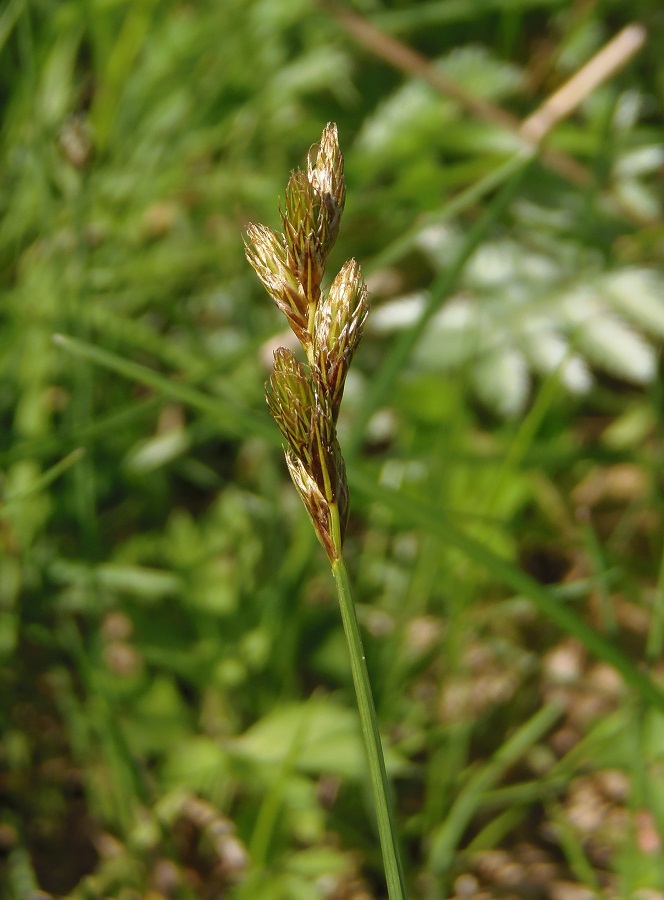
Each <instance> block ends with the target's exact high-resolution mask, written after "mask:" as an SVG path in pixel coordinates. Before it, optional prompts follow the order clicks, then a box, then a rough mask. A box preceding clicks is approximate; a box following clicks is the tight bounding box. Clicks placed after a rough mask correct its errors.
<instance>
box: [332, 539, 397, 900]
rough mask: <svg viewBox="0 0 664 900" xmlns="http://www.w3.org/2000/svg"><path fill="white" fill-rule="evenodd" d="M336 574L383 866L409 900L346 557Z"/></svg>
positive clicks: (390, 888)
mask: <svg viewBox="0 0 664 900" xmlns="http://www.w3.org/2000/svg"><path fill="white" fill-rule="evenodd" d="M331 564H332V574H333V575H334V580H335V582H336V585H337V593H338V595H339V606H340V608H341V619H342V621H343V625H344V631H345V633H346V640H347V642H348V650H349V652H350V665H351V670H352V673H353V683H354V685H355V694H356V696H357V705H358V709H359V712H360V722H361V724H362V734H363V736H364V743H365V747H366V751H367V757H368V761H369V773H370V775H371V786H372V788H373V794H374V802H375V804H376V817H377V820H378V834H379V836H380V846H381V849H382V851H383V864H384V866H385V879H386V881H387V892H388V895H389V898H390V900H405V898H406V888H405V886H404V878H403V870H402V868H401V860H400V857H399V847H398V845H397V835H396V827H395V822H394V814H393V812H392V801H391V797H390V786H389V783H388V780H387V772H386V770H385V759H384V757H383V748H382V746H381V742H380V734H379V732H378V722H377V719H376V708H375V706H374V701H373V695H372V693H371V683H370V681H369V673H368V672H367V665H366V662H365V659H364V650H363V648H362V638H361V636H360V628H359V625H358V622H357V614H356V612H355V604H354V603H353V598H352V595H351V590H350V583H349V581H348V572H347V571H346V565H345V563H344V561H343V557H342V556H339V557H338V559H335V560H333V561H332V563H331Z"/></svg>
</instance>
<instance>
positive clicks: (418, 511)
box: [349, 470, 664, 710]
mask: <svg viewBox="0 0 664 900" xmlns="http://www.w3.org/2000/svg"><path fill="white" fill-rule="evenodd" d="M349 482H350V485H351V488H353V489H355V490H357V491H360V492H361V493H362V494H364V495H365V496H366V497H369V498H370V499H372V500H375V501H377V502H379V503H382V504H384V505H385V506H386V507H387V508H388V509H390V510H392V511H393V512H394V513H396V515H397V516H398V517H399V521H400V522H402V523H406V522H409V523H412V524H414V525H418V526H419V527H421V528H424V529H426V530H427V531H428V532H430V533H431V534H434V535H437V536H438V538H439V539H440V540H441V541H442V542H443V543H445V544H448V545H449V546H451V547H456V548H457V549H458V550H461V551H462V552H463V553H465V554H466V555H467V556H468V557H469V558H470V559H473V560H475V562H477V563H480V564H481V565H483V566H484V567H485V568H486V569H487V570H488V571H489V572H490V573H491V574H492V575H493V577H494V578H495V579H496V580H497V581H499V582H501V583H502V584H504V585H506V586H508V587H510V588H511V589H512V590H513V591H515V592H517V593H519V594H522V595H523V596H524V597H528V598H529V599H530V600H531V601H532V602H533V603H534V605H535V606H536V607H537V609H538V610H539V611H540V612H541V613H542V614H543V615H545V616H546V617H547V618H548V619H550V620H551V621H552V622H554V623H555V624H556V625H557V626H558V627H559V628H561V629H562V630H563V631H566V632H567V633H568V634H571V635H573V636H574V637H576V638H577V639H578V640H579V641H581V642H582V643H583V644H584V645H585V646H586V647H587V649H588V650H589V651H590V652H591V653H593V654H595V656H597V657H599V658H600V659H603V660H604V661H605V662H607V663H609V664H610V665H612V666H613V667H614V668H615V669H617V671H618V672H620V674H621V675H622V677H623V678H624V680H625V682H626V683H627V684H629V685H630V686H631V687H632V688H634V689H635V690H636V691H637V692H638V693H639V695H640V696H641V698H642V699H643V701H644V702H646V703H649V704H652V705H654V706H657V707H658V708H659V709H662V710H664V691H662V690H661V688H659V687H657V685H655V684H654V682H653V681H652V680H651V679H650V678H649V677H648V676H647V675H646V674H645V673H643V672H641V671H640V670H639V669H638V668H637V667H636V666H635V665H634V663H632V662H631V660H630V659H629V658H628V657H627V656H626V655H625V654H624V653H623V652H622V651H621V650H619V649H618V647H616V646H615V645H614V644H612V643H611V641H609V640H608V639H607V638H606V637H604V635H602V634H600V633H599V632H598V631H595V630H594V629H593V628H592V627H591V626H590V625H588V624H586V622H584V621H583V620H582V619H580V618H579V617H578V616H577V615H576V613H574V612H573V611H572V610H571V609H569V607H567V606H565V605H564V604H562V603H561V602H560V601H559V600H558V599H557V598H556V597H555V595H554V594H553V593H552V592H551V591H549V590H547V589H546V588H544V587H542V586H541V585H540V584H538V583H537V582H536V581H535V580H534V579H532V578H531V577H530V576H529V575H526V573H525V572H522V571H521V569H519V568H518V567H517V566H515V565H514V564H513V563H511V562H510V561H509V560H507V559H503V558H501V557H500V556H498V555H497V554H496V553H494V552H493V551H491V550H489V549H488V548H487V547H485V546H484V545H483V544H481V543H480V542H479V541H476V540H474V539H473V538H472V537H469V536H468V535H466V534H464V533H463V532H462V531H459V530H458V529H457V528H455V527H454V526H453V525H451V524H450V523H449V522H446V521H444V519H443V518H442V517H441V512H440V510H437V509H436V508H435V507H431V506H428V505H426V504H424V503H421V502H420V501H417V500H415V499H412V498H410V497H406V496H405V495H403V494H400V493H399V492H397V491H394V490H390V489H389V488H386V487H384V486H381V487H378V486H377V485H375V484H374V482H373V481H372V480H371V479H369V478H367V477H365V476H363V475H360V474H359V473H357V472H356V471H353V470H351V472H350V473H349Z"/></svg>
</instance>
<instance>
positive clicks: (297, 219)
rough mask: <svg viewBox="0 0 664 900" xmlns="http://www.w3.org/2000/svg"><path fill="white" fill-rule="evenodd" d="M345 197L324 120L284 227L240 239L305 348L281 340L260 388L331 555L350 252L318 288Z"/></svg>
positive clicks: (340, 504)
mask: <svg viewBox="0 0 664 900" xmlns="http://www.w3.org/2000/svg"><path fill="white" fill-rule="evenodd" d="M345 199H346V186H345V183H344V173H343V156H342V154H341V150H340V149H339V140H338V136H337V128H336V125H332V124H329V125H327V126H326V128H325V130H324V131H323V134H322V137H321V140H320V143H319V144H317V145H314V146H313V147H312V148H311V150H310V151H309V155H308V157H307V168H306V171H301V170H297V171H295V172H292V173H291V176H290V179H289V182H288V186H287V188H286V196H285V200H284V204H283V207H281V206H280V214H281V221H282V224H283V232H282V233H278V232H275V231H272V230H271V229H269V228H266V227H265V226H264V225H250V226H249V227H248V229H247V238H248V240H247V242H246V243H245V249H246V254H247V259H248V260H249V262H250V263H251V265H252V266H253V267H254V269H255V270H256V273H257V275H258V277H259V278H260V280H261V281H262V282H263V284H264V286H265V288H266V289H267V291H268V293H269V294H270V296H271V297H272V298H273V300H274V302H275V303H276V304H277V306H278V307H279V309H280V310H281V311H282V312H283V313H284V315H285V316H286V318H287V319H288V323H289V325H290V327H291V329H292V330H293V333H294V334H295V335H296V337H297V339H298V340H299V342H300V344H301V345H302V348H303V350H304V353H305V356H306V364H303V363H301V362H299V360H298V359H297V357H296V356H295V355H294V354H293V353H291V351H290V350H287V349H285V348H284V347H280V348H279V349H278V350H277V351H276V352H275V355H274V370H273V372H272V375H271V377H270V380H269V382H268V383H267V385H266V395H267V402H268V406H269V408H270V412H271V413H272V416H273V417H274V419H275V421H276V423H277V425H278V426H279V429H280V430H281V433H282V435H283V437H284V439H285V441H286V444H287V448H286V462H287V463H288V468H289V470H290V473H291V477H292V479H293V482H294V484H295V486H296V488H297V490H298V492H299V494H300V496H301V497H302V500H303V501H304V504H305V506H306V508H307V510H308V512H309V516H310V517H311V520H312V522H313V525H314V528H315V529H316V533H317V534H318V537H319V539H320V541H321V543H322V544H323V547H324V548H325V550H326V552H327V555H328V557H329V559H330V560H331V561H334V560H335V559H337V558H338V557H339V555H340V553H341V546H342V544H343V538H344V533H345V530H346V523H347V521H348V485H347V482H346V469H345V465H344V460H343V457H342V455H341V450H340V449H339V442H338V440H337V419H338V416H339V407H340V405H341V398H342V397H343V392H344V384H345V381H346V375H347V373H348V367H349V365H350V362H351V360H352V358H353V354H354V353H355V350H356V349H357V345H358V343H359V341H360V338H361V336H362V330H363V328H364V323H365V321H366V318H367V313H368V311H369V306H368V299H367V288H366V285H365V283H364V281H363V279H362V274H361V272H360V267H359V266H358V265H357V263H356V262H355V260H353V259H351V260H349V261H348V262H346V263H345V264H344V265H343V267H342V269H341V271H340V272H339V274H338V275H337V276H336V278H335V279H334V281H333V282H332V285H331V287H330V289H329V291H328V292H327V293H324V292H323V291H322V290H321V284H322V281H323V275H324V272H325V266H326V264H327V260H328V257H329V255H330V251H331V250H332V247H333V246H334V242H335V240H336V238H337V234H338V232H339V223H340V221H341V214H342V212H343V208H344V202H345Z"/></svg>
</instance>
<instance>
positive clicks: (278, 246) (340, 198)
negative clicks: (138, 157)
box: [246, 124, 406, 900]
mask: <svg viewBox="0 0 664 900" xmlns="http://www.w3.org/2000/svg"><path fill="white" fill-rule="evenodd" d="M343 168H344V162H343V155H342V153H341V150H340V148H339V140H338V136H337V128H336V126H335V125H333V124H328V125H327V126H326V128H325V130H324V131H323V134H322V137H321V140H320V143H319V144H317V145H314V146H313V147H312V148H311V150H310V151H309V155H308V157H307V167H306V170H299V169H298V170H296V171H294V172H292V173H291V176H290V179H289V181H288V186H287V187H286V195H285V200H284V206H283V208H281V206H280V214H281V221H282V223H283V233H277V232H274V231H272V230H271V229H270V228H267V227H265V226H264V225H253V224H252V225H250V226H249V227H248V229H247V238H248V240H247V242H246V253H247V258H248V260H249V262H250V263H251V265H252V266H253V268H254V269H255V271H256V273H257V275H258V277H259V278H260V280H261V281H262V282H263V285H264V286H265V288H266V289H267V291H268V293H269V294H270V296H271V297H272V298H273V300H274V301H275V303H276V304H277V306H278V307H279V309H280V310H281V311H282V312H283V313H284V315H285V316H286V318H287V320H288V323H289V325H290V327H291V329H292V331H293V333H294V334H295V336H296V337H297V339H298V341H299V342H300V344H301V345H302V349H303V351H304V356H305V358H306V363H302V362H300V361H299V360H298V359H297V357H296V356H295V355H294V354H293V353H292V352H291V351H290V350H288V349H286V348H284V347H280V348H279V349H278V350H277V351H276V352H275V354H274V370H273V372H272V375H271V377H270V379H269V381H268V383H267V385H266V394H267V402H268V406H269V408H270V412H271V413H272V416H273V417H274V419H275V421H276V423H277V425H278V426H279V429H280V431H281V434H282V435H283V437H284V440H285V441H286V448H285V453H286V462H287V464H288V468H289V470H290V474H291V477H292V479H293V482H294V484H295V487H296V488H297V491H298V493H299V494H300V497H301V498H302V500H303V502H304V505H305V507H306V509H307V512H308V513H309V517H310V519H311V522H312V524H313V527H314V529H315V531H316V534H317V536H318V538H319V540H320V542H321V544H322V545H323V547H324V549H325V552H326V554H327V557H328V560H329V562H330V566H331V568H332V574H333V575H334V580H335V583H336V587H337V593H338V596H339V605H340V608H341V618H342V621H343V626H344V632H345V635H346V640H347V643H348V649H349V653H350V663H351V670H352V675H353V683H354V686H355V693H356V697H357V704H358V709H359V714H360V720H361V725H362V734H363V737H364V742H365V746H366V751H367V758H368V763H369V771H370V776H371V783H372V788H373V795H374V801H375V804H376V817H377V821H378V831H379V836H380V843H381V849H382V854H383V862H384V866H385V876H386V881H387V888H388V894H389V897H390V900H403V898H405V896H406V893H405V888H404V879H403V872H402V867H401V862H400V858H399V850H398V844H397V836H396V829H395V824H394V815H393V811H392V804H391V800H390V789H389V784H388V780H387V774H386V770H385V760H384V756H383V750H382V745H381V740H380V734H379V732H378V724H377V719H376V710H375V706H374V702H373V695H372V691H371V684H370V681H369V676H368V672H367V667H366V663H365V659H364V651H363V648H362V640H361V636H360V630H359V626H358V621H357V614H356V611H355V606H354V603H353V598H352V595H351V588H350V582H349V579H348V572H347V570H346V566H345V563H344V558H343V553H342V548H343V542H344V535H345V531H346V524H347V522H348V509H349V506H348V504H349V497H348V483H347V480H346V467H345V464H344V459H343V456H342V455H341V450H340V447H339V442H338V440H337V419H338V416H339V407H340V405H341V399H342V397H343V392H344V384H345V381H346V375H347V373H348V368H349V366H350V364H351V361H352V358H353V355H354V353H355V351H356V349H357V346H358V344H359V341H360V338H361V337H362V331H363V329H364V324H365V322H366V319H367V314H368V311H369V305H368V296H367V287H366V284H365V282H364V280H363V278H362V273H361V271H360V267H359V266H358V264H357V263H356V262H355V260H353V259H351V260H349V261H348V262H346V263H345V264H344V265H343V266H342V268H341V271H340V272H339V274H338V275H337V276H336V278H335V279H334V280H333V282H332V284H331V286H330V289H329V290H328V291H327V292H325V291H324V290H322V281H323V275H324V273H325V266H326V264H327V260H328V258H329V255H330V251H331V250H332V247H333V246H334V242H335V240H336V238H337V234H338V232H339V223H340V221H341V214H342V212H343V208H344V202H345V199H346V186H345V183H344V171H343Z"/></svg>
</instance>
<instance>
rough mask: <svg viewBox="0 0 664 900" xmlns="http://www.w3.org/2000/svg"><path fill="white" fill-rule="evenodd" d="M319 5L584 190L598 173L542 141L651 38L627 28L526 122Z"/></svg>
mask: <svg viewBox="0 0 664 900" xmlns="http://www.w3.org/2000/svg"><path fill="white" fill-rule="evenodd" d="M317 3H318V5H319V6H320V7H322V8H323V9H325V10H327V12H329V13H330V14H331V15H332V16H334V18H335V19H336V20H337V21H338V22H339V24H340V25H341V27H342V28H343V29H344V30H345V31H346V32H347V33H348V34H350V35H351V36H352V37H353V38H355V40H356V41H357V42H358V44H361V45H362V46H363V47H365V48H366V49H367V50H369V51H370V52H371V53H373V54H374V55H375V56H377V57H378V58H379V59H383V60H385V61H386V62H387V63H389V64H390V65H391V66H394V68H397V69H400V70H401V71H403V72H408V73H409V74H410V75H414V76H416V77H417V78H421V79H422V80H423V81H426V82H427V83H428V84H429V85H431V87H432V88H434V90H436V91H438V92H439V93H440V94H443V95H445V96H446V97H451V98H452V99H453V100H455V101H456V102H457V103H458V104H459V106H461V107H462V108H464V109H467V110H468V111H469V112H470V113H472V115H474V116H475V117H476V118H478V119H482V120H484V121H485V122H492V123H493V124H494V125H496V126H498V127H500V128H505V129H507V130H508V131H511V132H513V133H514V134H516V135H517V136H518V137H519V138H520V139H521V140H522V141H523V143H524V145H525V147H526V148H527V149H528V150H529V151H530V152H535V151H537V152H539V158H540V160H541V161H542V163H543V164H544V165H545V166H547V168H549V169H551V170H552V171H553V172H556V173H557V174H558V175H560V176H561V177H562V178H565V179H566V180H567V181H569V182H570V183H571V184H573V185H575V186H576V187H580V188H587V187H590V186H592V185H593V184H594V181H595V178H594V175H593V173H592V172H591V171H590V170H589V169H588V168H586V166H584V165H582V164H581V163H580V162H578V161H577V160H576V159H574V158H573V157H572V156H569V155H568V154H567V153H564V152H562V151H560V150H554V149H552V148H549V147H541V143H542V141H543V140H544V139H545V138H546V137H547V135H548V134H549V132H550V131H551V129H552V128H554V127H555V125H556V124H557V123H558V122H559V121H561V120H562V119H563V118H565V117H567V116H568V115H570V113H572V112H573V111H574V110H575V109H576V108H577V107H578V106H579V105H580V104H581V103H582V102H583V101H584V100H585V99H586V97H587V96H589V94H591V93H592V91H594V90H595V89H596V88H597V87H598V86H599V85H600V84H602V83H603V82H604V81H606V80H607V79H608V78H610V77H611V76H612V75H614V74H615V73H616V72H617V71H618V70H619V69H621V68H622V67H623V66H625V65H626V64H627V62H628V61H629V60H630V59H631V57H632V56H633V55H634V54H635V53H636V52H637V51H638V50H639V49H640V48H641V47H642V46H643V44H644V42H645V40H646V30H645V28H644V27H643V26H642V25H640V24H638V23H634V24H632V25H627V26H626V27H625V28H623V29H622V31H620V32H619V34H617V35H616V36H615V37H614V38H612V40H611V41H609V43H608V44H606V46H605V47H603V48H602V49H601V50H600V51H599V52H598V53H597V54H596V55H595V56H594V57H593V58H592V59H591V60H589V62H588V63H586V65H585V66H583V68H582V69H580V70H579V72H577V73H576V74H575V75H574V76H573V77H572V78H571V79H570V80H569V81H568V82H566V83H565V84H564V85H563V86H562V87H561V88H560V89H559V90H557V91H556V92H555V93H554V94H553V95H552V97H551V98H549V99H548V100H547V101H545V102H544V103H543V104H542V105H541V106H540V107H538V109H536V110H535V112H533V113H532V114H531V115H530V116H529V117H528V118H527V119H526V120H525V121H524V122H523V123H522V122H520V121H519V119H517V118H516V117H515V116H513V115H512V114H511V113H509V112H507V111H506V110H504V109H502V108H501V107H500V106H496V105H495V104H494V103H490V102H488V101H486V100H483V99H481V98H480V97H476V96H475V95H474V94H471V93H470V92H469V91H467V90H466V89H465V88H464V87H463V86H462V85H460V84H459V83H458V82H457V81H455V80H454V79H453V78H450V77H449V75H446V74H445V73H444V72H442V71H441V70H440V69H439V68H438V66H436V65H434V64H433V63H432V62H430V60H428V59H427V58H426V57H424V56H422V55H421V54H419V53H417V52H416V51H415V50H413V49H411V48H410V47H408V46H407V45H406V44H404V43H402V42H401V41H398V40H397V39H396V38H394V37H392V35H389V34H387V33H386V32H385V31H383V30H382V29H380V28H378V27H377V26H376V25H374V24H373V23H372V22H370V21H369V20H368V19H366V18H364V17H363V16H361V15H358V13H356V12H354V11H352V10H350V9H349V8H348V7H346V6H343V5H341V4H339V3H336V2H335V0H317ZM607 199H608V200H609V201H610V203H611V204H612V206H613V207H614V208H615V209H617V210H619V211H620V213H621V214H622V215H623V216H624V217H625V218H626V219H627V220H628V221H630V222H633V223H634V224H636V225H648V224H652V221H651V220H650V219H648V218H647V217H644V216H643V214H642V213H640V212H638V211H637V210H634V209H633V208H632V207H631V206H628V205H627V204H626V203H625V202H624V201H623V199H622V198H621V197H618V196H617V195H616V194H615V193H611V192H608V193H607Z"/></svg>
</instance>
